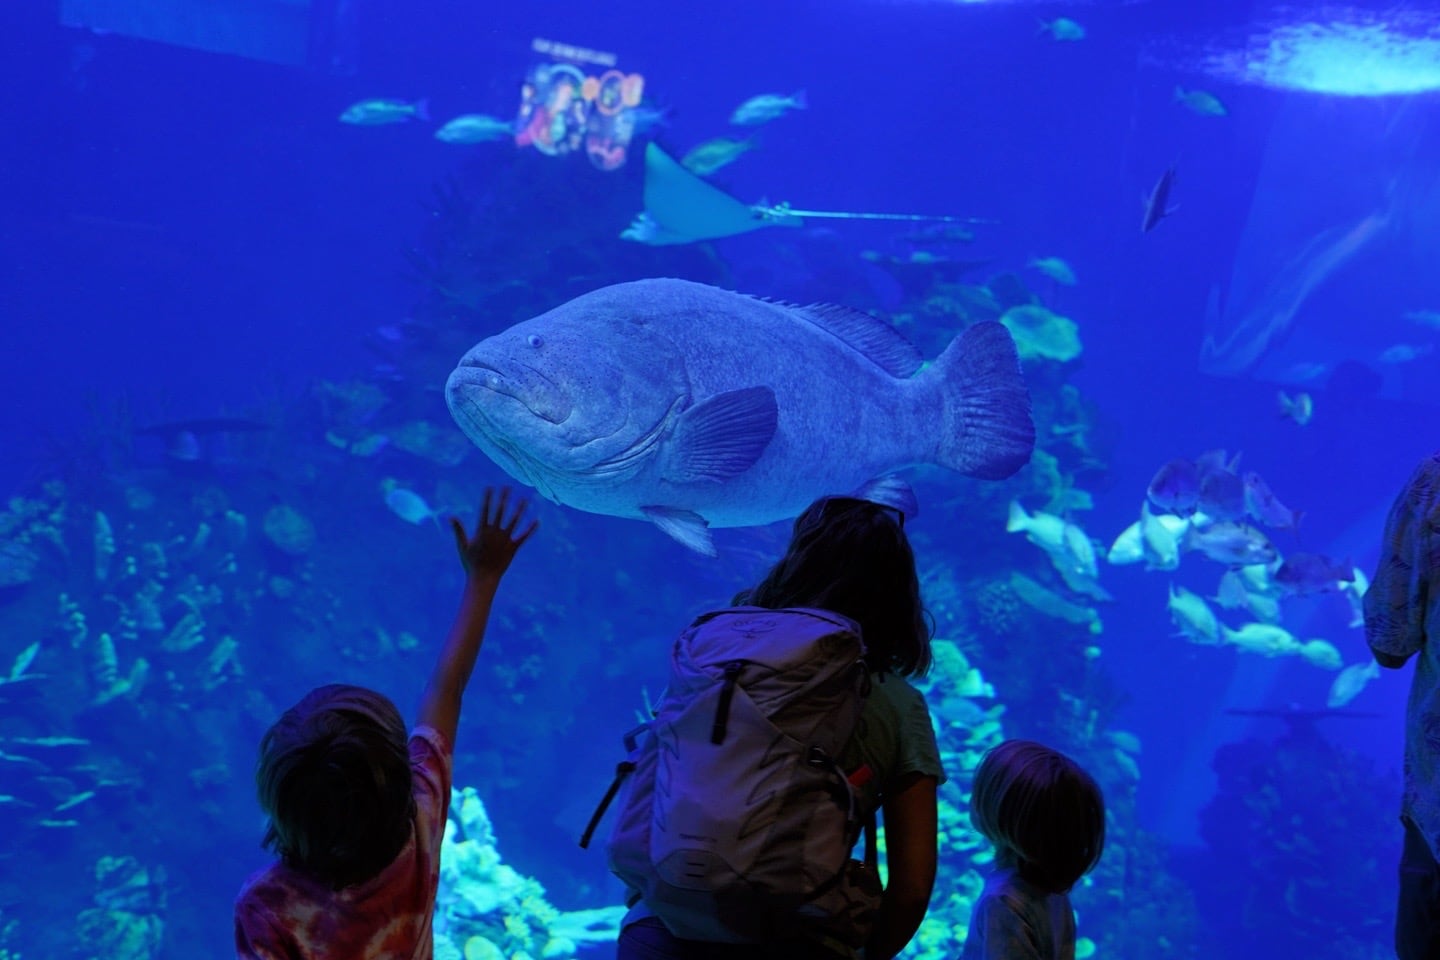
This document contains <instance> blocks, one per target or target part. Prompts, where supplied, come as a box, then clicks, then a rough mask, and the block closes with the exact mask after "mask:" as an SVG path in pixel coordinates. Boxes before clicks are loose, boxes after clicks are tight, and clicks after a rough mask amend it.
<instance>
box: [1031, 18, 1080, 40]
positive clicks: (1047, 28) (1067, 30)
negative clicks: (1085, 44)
mask: <svg viewBox="0 0 1440 960" xmlns="http://www.w3.org/2000/svg"><path fill="white" fill-rule="evenodd" d="M1038 32H1040V33H1045V34H1049V35H1050V39H1052V40H1061V41H1070V42H1072V43H1073V42H1074V41H1076V40H1084V39H1085V28H1084V27H1082V26H1081V25H1080V24H1078V23H1076V22H1075V21H1074V20H1071V19H1070V18H1069V17H1056V18H1055V19H1054V20H1041V21H1040V30H1039V31H1038Z"/></svg>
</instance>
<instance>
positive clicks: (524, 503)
mask: <svg viewBox="0 0 1440 960" xmlns="http://www.w3.org/2000/svg"><path fill="white" fill-rule="evenodd" d="M529 505H530V501H528V500H521V501H520V502H519V503H517V504H516V505H515V515H514V516H513V517H511V518H510V522H509V523H507V524H505V532H506V533H508V534H514V533H515V528H516V527H517V526H519V524H520V516H521V515H522V514H523V513H524V512H525V508H526V507H528V506H529Z"/></svg>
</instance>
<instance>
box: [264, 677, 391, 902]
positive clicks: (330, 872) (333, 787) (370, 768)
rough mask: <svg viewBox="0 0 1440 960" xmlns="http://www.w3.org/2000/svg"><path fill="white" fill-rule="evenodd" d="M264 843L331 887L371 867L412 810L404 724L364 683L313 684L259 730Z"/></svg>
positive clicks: (376, 867)
mask: <svg viewBox="0 0 1440 960" xmlns="http://www.w3.org/2000/svg"><path fill="white" fill-rule="evenodd" d="M255 786H256V789H257V791H258V793H259V797H260V808H261V809H262V810H263V811H265V814H266V816H268V817H269V818H270V825H269V827H268V829H267V830H266V831H265V839H264V841H263V842H264V845H265V846H266V847H267V848H269V849H270V850H272V851H274V852H275V854H276V856H278V857H279V858H280V859H281V860H282V861H284V862H285V863H286V864H287V865H288V866H290V867H292V868H294V869H296V870H300V871H302V872H304V873H306V874H309V875H310V876H312V877H314V878H316V879H317V880H319V881H321V882H322V883H325V884H327V885H329V886H330V887H331V888H332V889H336V890H338V889H340V888H341V887H347V886H350V885H352V884H355V883H359V882H361V881H363V880H367V879H369V878H370V877H373V876H374V875H375V874H377V873H379V872H380V871H381V870H382V869H383V868H384V867H385V866H386V865H387V864H389V863H390V861H392V860H394V859H395V856H396V855H397V854H398V853H399V852H400V849H401V848H402V847H403V846H405V843H406V841H407V840H408V839H409V837H410V823H411V820H412V819H413V816H414V809H415V806H414V798H413V797H412V796H411V792H410V756H409V746H408V737H407V736H406V731H405V722H404V720H402V719H401V717H400V711H399V710H397V709H395V704H393V703H391V702H390V700H389V698H387V697H385V696H383V695H382V694H379V693H376V692H375V691H374V690H367V689H365V688H364V687H352V686H349V685H347V684H340V683H336V684H330V685H328V686H324V687H317V688H316V689H314V690H312V691H310V692H309V693H308V694H306V695H305V696H304V697H303V698H302V699H301V700H300V702H299V703H297V704H295V706H293V707H291V708H290V709H289V710H287V711H285V714H284V715H283V716H282V717H281V718H280V719H279V720H277V721H276V722H275V725H274V726H272V727H271V728H270V729H269V730H267V731H266V732H265V736H264V738H263V739H262V740H261V741H260V762H259V764H258V765H257V767H256V770H255Z"/></svg>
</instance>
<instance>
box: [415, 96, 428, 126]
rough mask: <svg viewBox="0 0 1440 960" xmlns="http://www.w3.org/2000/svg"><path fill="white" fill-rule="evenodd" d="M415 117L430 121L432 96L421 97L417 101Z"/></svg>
mask: <svg viewBox="0 0 1440 960" xmlns="http://www.w3.org/2000/svg"><path fill="white" fill-rule="evenodd" d="M415 119H416V120H424V121H425V122H426V123H429V122H430V98H429V97H421V98H420V99H419V100H416V101H415Z"/></svg>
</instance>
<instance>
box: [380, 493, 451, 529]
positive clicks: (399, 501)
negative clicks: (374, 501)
mask: <svg viewBox="0 0 1440 960" xmlns="http://www.w3.org/2000/svg"><path fill="white" fill-rule="evenodd" d="M385 506H387V507H389V508H390V512H391V513H393V514H395V516H397V517H399V518H400V519H401V520H404V521H405V522H406V523H413V524H417V525H418V524H422V523H424V522H425V521H426V520H434V521H435V522H436V524H439V522H440V521H439V519H438V517H439V512H438V511H436V510H432V509H431V508H430V504H428V503H426V502H425V498H424V497H422V496H420V494H418V493H416V492H415V491H414V490H407V489H405V488H404V487H397V486H391V487H390V488H389V489H388V490H386V492H385Z"/></svg>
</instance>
